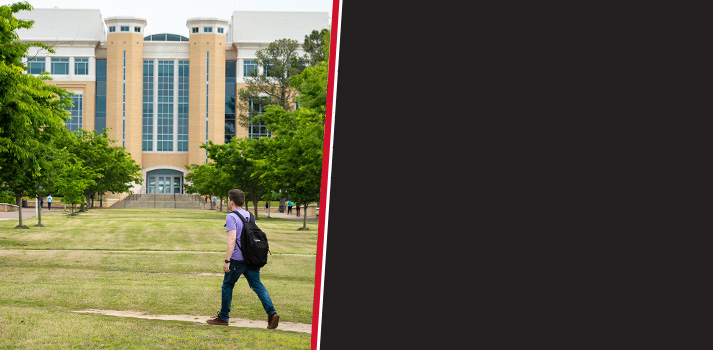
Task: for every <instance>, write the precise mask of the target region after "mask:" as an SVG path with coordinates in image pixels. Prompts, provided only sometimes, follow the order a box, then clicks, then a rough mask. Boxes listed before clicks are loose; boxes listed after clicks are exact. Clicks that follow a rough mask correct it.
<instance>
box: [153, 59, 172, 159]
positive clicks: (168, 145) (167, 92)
mask: <svg viewBox="0 0 713 350" xmlns="http://www.w3.org/2000/svg"><path fill="white" fill-rule="evenodd" d="M173 69H174V63H173V61H158V111H156V112H157V113H156V118H157V122H158V127H157V129H156V140H157V143H156V151H159V152H162V151H163V152H170V151H173V102H174V101H173V91H174V89H173V79H174V73H173Z"/></svg>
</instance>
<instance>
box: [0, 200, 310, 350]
mask: <svg viewBox="0 0 713 350" xmlns="http://www.w3.org/2000/svg"><path fill="white" fill-rule="evenodd" d="M225 215H226V214H225V213H220V212H215V211H206V210H200V211H193V210H165V209H94V210H91V211H90V212H88V213H82V214H80V215H79V216H75V217H68V216H67V215H66V213H62V212H60V211H58V212H57V213H51V214H46V215H43V216H42V223H43V225H44V226H45V227H35V226H33V225H34V224H36V218H30V219H29V220H26V221H25V224H26V225H27V226H30V229H25V230H22V229H14V228H13V227H14V226H16V225H17V221H13V220H6V221H0V334H2V335H3V336H2V337H0V349H44V348H62V349H70V348H77V349H86V348H91V349H95V348H103V349H175V348H180V349H222V348H226V349H227V348H232V349H235V348H238V349H308V348H309V347H310V334H308V333H302V332H291V331H284V330H280V329H279V328H278V329H276V330H267V329H254V328H238V327H220V326H208V325H205V326H202V325H198V324H194V323H191V322H180V321H165V320H144V319H136V318H122V317H114V316H104V315H96V314H82V313H75V312H73V311H79V310H84V309H101V310H119V311H138V312H142V313H145V314H152V315H196V316H213V315H215V314H216V313H217V311H218V310H219V309H220V286H221V284H222V276H221V275H220V274H222V270H221V266H222V261H223V259H224V256H225V248H226V247H225V245H226V233H225V228H224V227H223V224H224V222H225ZM258 225H259V226H260V227H261V228H262V229H263V230H264V231H265V232H266V233H267V235H268V238H269V240H270V248H271V251H272V252H273V255H271V256H270V257H269V260H268V264H267V265H266V266H265V267H264V268H263V269H262V270H261V278H262V281H263V283H264V284H265V286H266V287H267V288H268V290H269V292H270V296H271V298H272V300H273V303H274V304H275V308H276V309H277V311H278V312H279V314H280V321H281V322H285V321H287V322H299V323H304V324H311V323H312V301H313V291H314V274H315V263H316V261H315V260H316V255H315V252H316V244H317V232H318V230H317V223H311V222H308V223H307V225H308V227H309V228H310V230H307V231H299V230H298V228H300V227H302V221H301V220H300V221H293V220H286V219H276V218H271V219H268V218H264V217H263V218H261V219H260V220H258ZM231 317H233V318H242V319H252V320H259V321H263V322H265V321H266V315H265V312H264V310H263V309H262V306H261V304H260V301H259V299H258V298H257V296H256V295H255V293H254V292H252V290H250V288H249V286H248V285H247V282H246V281H245V279H244V278H240V279H239V280H238V283H237V284H236V287H235V290H234V295H233V305H232V312H231ZM266 325H267V323H266V322H265V326H266Z"/></svg>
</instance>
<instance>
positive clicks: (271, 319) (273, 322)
mask: <svg viewBox="0 0 713 350" xmlns="http://www.w3.org/2000/svg"><path fill="white" fill-rule="evenodd" d="M278 323H280V315H278V314H277V312H275V313H274V314H272V315H270V316H267V329H275V328H277V324H278Z"/></svg>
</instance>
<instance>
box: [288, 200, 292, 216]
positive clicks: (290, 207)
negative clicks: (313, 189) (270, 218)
mask: <svg viewBox="0 0 713 350" xmlns="http://www.w3.org/2000/svg"><path fill="white" fill-rule="evenodd" d="M290 214H292V201H289V202H287V215H290Z"/></svg>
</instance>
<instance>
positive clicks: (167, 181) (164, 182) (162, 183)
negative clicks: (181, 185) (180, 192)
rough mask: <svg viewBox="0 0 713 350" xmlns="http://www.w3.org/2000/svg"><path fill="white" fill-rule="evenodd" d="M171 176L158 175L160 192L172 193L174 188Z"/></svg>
mask: <svg viewBox="0 0 713 350" xmlns="http://www.w3.org/2000/svg"><path fill="white" fill-rule="evenodd" d="M172 187H173V186H172V184H171V177H170V176H159V177H158V193H166V194H171V193H173V192H172V191H171V189H172Z"/></svg>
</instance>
